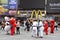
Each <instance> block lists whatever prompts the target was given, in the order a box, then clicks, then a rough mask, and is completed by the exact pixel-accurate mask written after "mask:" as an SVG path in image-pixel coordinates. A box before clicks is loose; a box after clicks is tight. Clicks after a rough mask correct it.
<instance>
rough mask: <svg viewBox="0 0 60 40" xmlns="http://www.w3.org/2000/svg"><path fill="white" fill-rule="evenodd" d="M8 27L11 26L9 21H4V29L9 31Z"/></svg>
mask: <svg viewBox="0 0 60 40" xmlns="http://www.w3.org/2000/svg"><path fill="white" fill-rule="evenodd" d="M10 28H11V26H10V23H9V22H6V23H5V31H9V30H10Z"/></svg>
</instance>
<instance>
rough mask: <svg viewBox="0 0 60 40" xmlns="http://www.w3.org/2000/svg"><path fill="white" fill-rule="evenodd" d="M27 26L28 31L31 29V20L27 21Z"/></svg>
mask: <svg viewBox="0 0 60 40" xmlns="http://www.w3.org/2000/svg"><path fill="white" fill-rule="evenodd" d="M26 27H27V31H30V22H29V20H27V21H26Z"/></svg>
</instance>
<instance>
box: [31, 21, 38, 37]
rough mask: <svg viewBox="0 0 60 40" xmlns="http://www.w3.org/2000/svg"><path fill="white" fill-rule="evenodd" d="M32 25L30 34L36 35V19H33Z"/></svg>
mask: <svg viewBox="0 0 60 40" xmlns="http://www.w3.org/2000/svg"><path fill="white" fill-rule="evenodd" d="M32 26H33V29H32V36H36V37H37V26H38V22H37V21H34V22H33V25H32Z"/></svg>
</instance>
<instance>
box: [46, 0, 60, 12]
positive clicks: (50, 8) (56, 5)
mask: <svg viewBox="0 0 60 40" xmlns="http://www.w3.org/2000/svg"><path fill="white" fill-rule="evenodd" d="M46 9H47V12H48V13H60V0H47V7H46Z"/></svg>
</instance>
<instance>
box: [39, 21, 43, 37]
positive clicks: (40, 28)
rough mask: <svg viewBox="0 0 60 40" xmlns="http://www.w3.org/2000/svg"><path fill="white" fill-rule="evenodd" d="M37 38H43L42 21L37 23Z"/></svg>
mask: <svg viewBox="0 0 60 40" xmlns="http://www.w3.org/2000/svg"><path fill="white" fill-rule="evenodd" d="M39 26H40V27H39V37H40V38H43V33H44V27H43V21H42V20H40V21H39Z"/></svg>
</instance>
